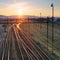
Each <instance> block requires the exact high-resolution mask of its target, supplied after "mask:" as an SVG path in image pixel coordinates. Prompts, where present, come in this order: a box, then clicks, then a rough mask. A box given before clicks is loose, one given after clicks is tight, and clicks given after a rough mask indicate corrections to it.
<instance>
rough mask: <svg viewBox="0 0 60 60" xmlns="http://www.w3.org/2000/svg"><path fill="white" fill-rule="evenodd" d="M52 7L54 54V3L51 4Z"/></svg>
mask: <svg viewBox="0 0 60 60" xmlns="http://www.w3.org/2000/svg"><path fill="white" fill-rule="evenodd" d="M51 7H52V54H53V41H54V5H53V3H52V4H51Z"/></svg>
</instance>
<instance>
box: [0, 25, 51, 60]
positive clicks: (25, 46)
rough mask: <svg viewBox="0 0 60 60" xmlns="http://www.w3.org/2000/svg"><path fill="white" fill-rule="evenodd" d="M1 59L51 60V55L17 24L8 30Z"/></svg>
mask: <svg viewBox="0 0 60 60" xmlns="http://www.w3.org/2000/svg"><path fill="white" fill-rule="evenodd" d="M0 60H51V59H50V58H49V56H48V55H47V54H46V53H45V52H44V51H43V50H42V49H41V48H40V47H39V46H38V45H37V44H36V42H35V41H33V40H32V39H31V38H30V36H29V35H27V34H26V33H25V32H24V31H23V30H22V29H18V27H17V26H16V25H11V26H10V27H9V28H8V30H7V37H6V39H5V42H3V48H2V54H1V58H0Z"/></svg>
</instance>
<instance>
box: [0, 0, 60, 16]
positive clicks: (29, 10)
mask: <svg viewBox="0 0 60 60" xmlns="http://www.w3.org/2000/svg"><path fill="white" fill-rule="evenodd" d="M11 1H12V0H11ZM57 1H58V0H57ZM6 2H7V1H6ZM6 2H4V4H5V6H4V4H3V3H0V4H1V5H2V6H0V15H19V14H20V15H36V16H40V13H41V15H42V16H51V6H50V3H49V4H48V3H47V2H45V3H41V2H42V0H41V1H39V0H37V2H35V3H34V2H33V1H32V0H31V3H30V1H22V2H16V1H15V2H14V3H10V2H9V3H7V4H6ZM39 2H40V3H41V4H39ZM46 3H47V4H46ZM37 4H38V5H37ZM44 4H45V5H44ZM55 4H56V3H55ZM56 5H57V4H56ZM57 6H58V5H57ZM57 6H55V10H54V11H55V13H54V15H55V16H60V8H59V6H58V7H57ZM19 10H20V11H19ZM21 10H23V11H22V13H21Z"/></svg>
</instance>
